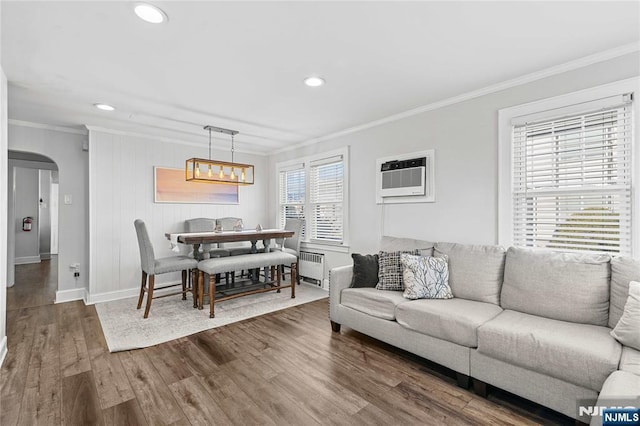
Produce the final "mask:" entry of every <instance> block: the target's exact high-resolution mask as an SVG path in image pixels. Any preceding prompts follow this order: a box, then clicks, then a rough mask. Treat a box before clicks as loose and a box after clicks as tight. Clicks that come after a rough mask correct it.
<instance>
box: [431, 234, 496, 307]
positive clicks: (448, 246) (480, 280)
mask: <svg viewBox="0 0 640 426" xmlns="http://www.w3.org/2000/svg"><path fill="white" fill-rule="evenodd" d="M434 255H435V256H437V257H441V256H443V255H447V256H448V257H449V286H450V287H451V291H452V293H453V296H454V297H460V298H462V299H468V300H476V301H478V302H486V303H493V304H496V305H498V304H499V303H500V287H501V286H502V278H503V274H504V262H505V250H504V248H503V247H500V246H480V245H466V244H456V243H436V244H435V248H434Z"/></svg>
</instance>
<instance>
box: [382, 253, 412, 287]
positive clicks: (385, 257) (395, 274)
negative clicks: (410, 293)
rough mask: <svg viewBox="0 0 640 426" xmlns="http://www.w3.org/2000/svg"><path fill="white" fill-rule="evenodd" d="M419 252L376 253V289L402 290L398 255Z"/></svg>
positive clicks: (400, 265)
mask: <svg viewBox="0 0 640 426" xmlns="http://www.w3.org/2000/svg"><path fill="white" fill-rule="evenodd" d="M403 253H407V254H415V255H418V254H420V250H417V249H416V250H410V251H392V252H386V251H381V252H380V253H378V285H376V289H378V290H393V291H402V290H404V285H403V282H402V263H400V255H401V254H403Z"/></svg>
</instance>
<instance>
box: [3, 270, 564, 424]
mask: <svg viewBox="0 0 640 426" xmlns="http://www.w3.org/2000/svg"><path fill="white" fill-rule="evenodd" d="M48 266H49V265H43V264H41V265H40V268H39V269H40V271H39V272H38V268H34V267H33V265H26V266H25V267H22V266H21V267H19V273H17V276H16V286H15V287H14V288H12V289H9V292H8V293H9V294H8V300H10V301H11V302H10V304H9V305H8V332H7V335H8V336H7V337H8V343H9V353H8V355H7V358H6V359H5V361H4V364H3V366H2V369H1V377H0V380H1V392H0V397H1V398H0V424H2V425H4V426H8V425H14V424H19V425H33V424H45V425H57V424H66V425H87V424H105V425H129V424H130V425H144V424H150V425H156V424H173V425H188V424H193V425H198V424H206V425H208V424H241V425H245V424H265V425H280V424H295V425H313V424H349V425H359V424H362V425H365V424H366V425H378V424H379V425H391V424H394V425H395V424H427V425H428V424H465V425H471V424H550V423H551V424H553V423H556V424H558V423H573V421H572V420H571V419H568V418H566V417H564V416H561V415H559V414H557V413H554V412H551V411H549V410H546V409H543V408H541V407H539V406H537V405H535V404H532V403H528V402H527V401H524V400H522V399H520V398H517V397H514V396H511V395H509V394H506V393H504V392H500V391H495V392H493V393H492V394H490V397H489V399H484V398H481V397H479V396H477V395H475V394H474V393H473V392H472V391H467V390H464V389H461V388H459V387H457V386H456V380H455V375H454V374H453V373H452V372H451V371H450V370H447V369H445V368H443V367H439V366H437V365H434V364H432V363H429V362H427V361H425V360H423V359H420V358H418V357H415V356H413V355H411V354H408V353H406V352H403V351H400V350H398V349H395V348H392V347H390V346H388V345H386V344H383V343H381V342H378V341H376V340H374V339H371V338H368V337H366V336H363V335H361V334H359V333H357V332H355V331H352V330H350V329H348V328H345V327H343V331H342V333H341V334H337V333H333V332H332V331H331V327H330V326H329V320H328V318H327V300H322V301H318V302H313V303H309V304H306V305H300V306H296V307H294V308H290V309H287V310H284V311H279V312H275V313H272V314H268V315H264V316H262V317H258V318H253V319H250V320H246V321H242V322H239V323H235V324H231V325H228V326H224V327H220V328H217V329H213V330H209V331H205V332H202V333H198V334H195V335H192V336H189V337H185V338H181V339H178V340H174V341H171V342H167V343H164V344H161V345H157V346H154V347H151V348H147V349H142V350H136V351H127V352H119V353H114V354H111V353H109V351H108V349H107V346H106V343H105V340H104V336H103V334H102V330H101V328H100V322H99V320H98V317H97V314H96V311H95V308H94V307H93V306H85V305H84V304H83V303H82V302H71V303H65V304H60V305H52V304H50V303H51V302H52V300H53V299H52V298H50V295H47V292H49V290H48V289H47V288H48V287H47V285H44V284H43V282H48V281H49V280H50V277H51V275H50V273H49V272H48V271H47V270H46V269H48ZM23 279H24V280H27V281H29V282H26V283H25V282H23V281H22V280H23ZM38 279H39V282H40V286H39V287H38V286H37V284H35V282H36V281H37V280H38ZM23 284H24V285H31V286H33V287H34V288H36V289H40V290H41V291H42V293H43V294H41V295H33V294H30V293H29V292H27V291H25V290H24V288H21V287H20V286H22V285H23ZM54 291H55V289H54ZM132 309H135V306H133V305H132Z"/></svg>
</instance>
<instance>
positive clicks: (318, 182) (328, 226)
mask: <svg viewBox="0 0 640 426" xmlns="http://www.w3.org/2000/svg"><path fill="white" fill-rule="evenodd" d="M343 170H344V169H343V162H342V156H339V157H338V158H333V159H328V160H323V161H321V162H317V163H315V164H312V165H311V183H310V185H309V187H310V191H309V192H310V193H311V194H310V195H311V212H312V213H311V239H313V240H318V241H332V242H337V243H341V242H342V201H343V179H344V173H343Z"/></svg>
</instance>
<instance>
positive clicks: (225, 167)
mask: <svg viewBox="0 0 640 426" xmlns="http://www.w3.org/2000/svg"><path fill="white" fill-rule="evenodd" d="M204 129H205V130H208V131H209V159H205V158H189V159H188V160H187V161H186V163H185V177H186V180H188V181H194V182H209V183H224V184H230V185H253V165H252V164H242V163H235V162H234V161H233V160H234V159H233V155H234V151H235V142H234V136H235V135H237V134H238V131H237V130H229V129H223V128H221V127H215V126H204ZM211 132H218V133H224V134H227V135H230V136H231V162H228V161H218V160H212V159H211Z"/></svg>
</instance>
